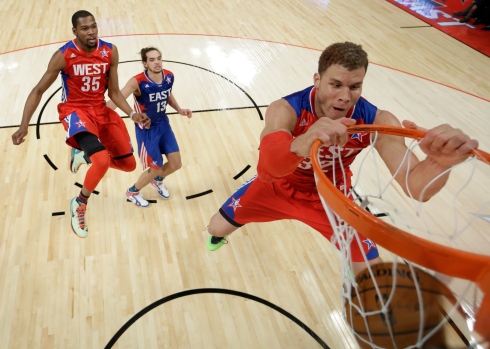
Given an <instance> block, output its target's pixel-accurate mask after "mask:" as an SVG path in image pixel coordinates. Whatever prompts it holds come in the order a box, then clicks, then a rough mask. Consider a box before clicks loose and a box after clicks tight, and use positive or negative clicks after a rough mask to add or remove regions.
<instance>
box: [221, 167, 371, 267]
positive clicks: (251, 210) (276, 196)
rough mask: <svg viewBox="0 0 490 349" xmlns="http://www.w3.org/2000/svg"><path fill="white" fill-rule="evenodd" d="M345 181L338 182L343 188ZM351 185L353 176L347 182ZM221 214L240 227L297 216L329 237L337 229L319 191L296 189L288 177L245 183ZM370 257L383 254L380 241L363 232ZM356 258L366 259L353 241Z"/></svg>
mask: <svg viewBox="0 0 490 349" xmlns="http://www.w3.org/2000/svg"><path fill="white" fill-rule="evenodd" d="M343 185H344V183H337V187H338V188H341V189H342V190H343ZM347 185H348V187H347V188H350V178H349V180H348V183H347ZM220 213H221V215H222V216H223V217H224V218H225V219H226V220H227V221H228V222H229V223H231V224H232V225H234V226H236V227H240V226H242V225H244V224H247V223H252V222H255V223H257V222H271V221H277V220H281V219H296V220H298V221H300V222H303V223H305V224H307V225H309V226H310V227H312V228H313V229H315V230H317V231H319V232H320V233H321V234H322V235H323V236H325V237H326V238H327V239H328V240H329V241H330V240H331V238H332V235H333V230H332V226H331V225H330V221H329V219H328V217H327V214H326V213H325V209H324V208H323V205H322V203H321V201H320V197H319V194H318V192H317V191H316V190H315V191H312V192H305V191H299V190H296V189H295V188H293V187H292V186H291V183H290V182H289V181H288V180H286V179H285V178H281V179H279V180H277V181H274V182H272V183H265V182H263V181H261V180H260V179H258V177H257V176H255V177H253V178H252V179H251V180H250V181H248V182H246V183H245V184H244V185H242V186H241V187H240V188H239V189H238V190H237V191H236V192H235V193H234V194H233V195H232V196H231V197H230V198H229V199H228V200H227V201H226V202H225V203H224V204H223V205H222V206H221V209H220ZM359 237H360V239H361V241H362V242H363V244H362V245H363V249H364V252H365V253H366V255H367V257H368V259H374V258H376V257H378V256H379V254H378V251H377V248H376V245H375V244H373V243H372V242H371V241H370V240H368V239H366V238H365V237H363V236H362V235H361V234H359ZM351 253H352V260H353V261H355V262H357V261H362V260H363V257H362V254H361V252H360V248H359V245H358V244H357V242H354V243H353V244H351Z"/></svg>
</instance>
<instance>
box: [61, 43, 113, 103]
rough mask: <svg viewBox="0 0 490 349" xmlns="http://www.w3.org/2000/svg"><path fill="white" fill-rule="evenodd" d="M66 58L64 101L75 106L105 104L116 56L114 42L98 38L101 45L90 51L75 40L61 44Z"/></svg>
mask: <svg viewBox="0 0 490 349" xmlns="http://www.w3.org/2000/svg"><path fill="white" fill-rule="evenodd" d="M60 51H61V52H62V53H63V57H64V58H65V69H63V70H62V71H61V78H62V87H63V89H62V90H63V91H62V96H61V100H62V102H63V103H67V104H70V105H74V106H87V105H93V106H96V105H101V104H103V103H104V100H105V97H104V94H105V91H106V90H107V85H108V78H109V69H110V66H111V59H112V44H110V43H108V42H105V41H103V40H100V39H98V40H97V48H96V49H95V50H94V51H93V52H92V53H86V52H84V51H83V50H82V49H81V48H79V47H78V46H77V44H76V41H75V40H72V41H69V42H67V43H66V44H65V45H63V46H62V47H61V48H60Z"/></svg>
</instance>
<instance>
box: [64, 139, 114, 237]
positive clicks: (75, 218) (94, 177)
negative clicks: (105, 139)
mask: <svg viewBox="0 0 490 349" xmlns="http://www.w3.org/2000/svg"><path fill="white" fill-rule="evenodd" d="M73 138H74V140H75V141H76V142H77V143H78V145H79V146H80V148H81V149H82V150H83V152H84V153H85V154H86V156H88V157H89V158H90V161H91V162H92V166H91V167H90V168H89V169H88V171H87V174H86V175H85V179H84V182H83V187H82V190H81V191H80V194H79V195H78V197H75V198H73V199H72V200H71V202H70V210H71V216H72V221H71V227H72V230H73V232H74V233H75V234H77V235H78V236H79V237H86V236H87V234H88V227H87V224H86V222H85V211H86V207H87V203H88V199H89V197H90V194H92V192H93V191H94V190H95V188H96V187H97V184H99V182H100V180H101V179H102V178H103V177H104V175H105V174H106V172H107V170H108V169H109V164H110V160H109V154H108V152H107V150H106V149H105V148H104V146H103V145H102V143H100V141H99V139H98V137H97V136H95V135H94V134H92V133H89V132H80V133H77V134H75V135H74V136H73Z"/></svg>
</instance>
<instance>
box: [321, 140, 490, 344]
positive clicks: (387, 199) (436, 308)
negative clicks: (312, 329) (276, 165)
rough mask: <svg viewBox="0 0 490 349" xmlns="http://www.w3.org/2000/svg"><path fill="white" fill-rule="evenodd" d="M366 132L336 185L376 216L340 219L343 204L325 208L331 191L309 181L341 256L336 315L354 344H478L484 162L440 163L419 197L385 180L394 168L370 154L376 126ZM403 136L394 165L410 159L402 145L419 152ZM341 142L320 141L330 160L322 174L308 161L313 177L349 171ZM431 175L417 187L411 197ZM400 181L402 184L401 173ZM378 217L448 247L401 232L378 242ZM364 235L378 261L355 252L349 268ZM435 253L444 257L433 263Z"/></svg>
mask: <svg viewBox="0 0 490 349" xmlns="http://www.w3.org/2000/svg"><path fill="white" fill-rule="evenodd" d="M370 139H371V145H370V146H369V147H368V148H366V149H365V150H363V151H362V152H361V153H360V154H359V155H358V156H357V158H356V160H355V162H354V163H353V164H352V165H351V170H352V173H353V177H352V185H351V188H343V191H344V192H343V194H344V195H346V196H347V197H349V198H350V199H351V200H349V202H352V203H354V204H355V205H357V206H359V207H360V208H361V209H362V210H363V211H365V212H369V216H371V217H376V219H378V220H380V221H378V223H375V224H374V225H368V224H367V223H366V225H365V228H364V224H362V223H361V224H360V223H356V224H357V225H356V224H353V221H351V220H350V218H349V215H351V211H352V210H349V209H347V210H345V211H344V210H340V209H336V210H335V209H332V208H331V207H330V205H331V203H330V204H329V202H330V200H331V198H332V193H330V192H326V191H325V190H324V189H323V190H322V189H321V186H319V192H320V197H321V198H322V202H323V205H324V207H325V210H326V212H327V216H328V217H329V220H330V222H331V223H332V226H333V230H334V236H333V238H332V243H334V244H335V245H337V246H338V248H339V251H340V256H341V261H342V268H343V272H342V277H343V280H342V282H343V286H344V287H343V289H342V294H341V295H342V298H343V300H344V303H345V317H346V320H347V321H348V322H349V324H350V326H351V328H352V329H353V333H354V335H355V336H356V338H357V340H358V343H359V345H360V347H361V348H468V347H471V348H487V347H488V342H486V341H485V339H484V338H487V339H488V338H489V333H488V332H490V318H489V319H483V321H485V322H488V325H485V326H482V324H481V321H482V320H481V319H480V320H479V321H480V325H479V327H478V326H477V328H478V330H479V331H475V318H477V314H478V312H479V311H480V308H481V305H482V300H483V299H484V296H485V291H484V290H482V289H481V288H480V287H479V285H478V284H479V283H478V282H475V281H477V279H478V277H479V276H478V275H480V274H483V273H484V272H485V270H483V271H481V270H480V269H481V265H485V263H486V264H488V266H490V234H489V231H490V229H489V228H490V186H489V185H488V183H490V166H489V165H487V164H485V163H483V162H481V161H478V160H477V159H476V157H470V158H468V160H467V161H465V162H463V163H461V164H458V165H456V166H454V167H453V168H451V169H450V172H451V173H450V177H449V180H448V182H447V183H446V185H445V186H444V188H443V189H442V190H441V191H440V192H439V193H438V194H437V195H435V196H434V197H432V198H431V199H430V200H429V201H428V202H420V201H419V200H417V199H418V198H417V197H413V195H412V193H411V192H410V190H408V195H407V194H406V193H404V191H403V190H402V188H401V186H400V185H399V184H398V183H397V182H396V181H395V180H394V177H395V176H396V175H397V172H398V170H397V171H396V172H395V173H394V174H393V175H392V174H391V173H390V171H389V170H388V169H387V168H386V166H385V165H384V162H383V161H382V160H381V158H380V157H379V155H378V154H377V152H376V150H375V149H374V147H375V144H376V140H377V139H378V134H377V133H371V134H370ZM405 142H406V145H407V147H408V150H407V153H406V156H405V158H404V161H403V163H402V164H401V165H400V167H401V166H406V165H407V163H408V162H409V161H413V160H410V159H413V158H412V157H411V155H412V153H413V154H415V155H417V157H418V158H419V159H423V158H424V157H425V155H424V154H423V153H422V152H421V150H420V149H419V147H418V142H417V141H416V140H412V139H407V140H406V141H405ZM342 150H343V152H341V151H339V150H338V149H337V150H336V149H335V148H334V147H330V152H331V153H332V158H334V159H335V158H336V159H335V160H336V161H331V162H329V163H330V165H331V167H330V168H325V167H323V168H322V170H323V173H327V174H328V176H329V177H330V179H327V177H326V176H325V175H323V174H319V173H318V172H319V171H318V170H317V169H315V174H316V176H318V177H322V178H317V182H319V181H320V182H321V181H325V180H326V181H328V180H330V181H331V182H334V183H335V182H338V181H341V182H347V179H346V178H343V177H345V176H349V175H350V174H349V171H345V170H342V169H343V168H344V166H343V161H344V159H343V158H342V157H341V156H339V155H340V154H341V153H344V154H345V153H346V152H345V150H346V149H345V147H344V148H343V149H342ZM323 153H324V152H323ZM347 153H348V152H347ZM323 160H324V158H323ZM320 163H321V161H320V159H318V164H320ZM323 163H326V162H325V161H324V162H323ZM448 171H449V170H448ZM441 175H444V174H441ZM339 177H340V178H339ZM403 180H405V181H407V180H408V179H407V178H405V179H403ZM435 180H437V178H434V179H433V180H432V181H430V182H429V183H428V184H427V185H426V186H425V187H424V190H423V191H422V194H421V196H423V194H424V191H426V190H430V188H431V185H432V184H433V182H434V181H435ZM407 187H408V188H410V186H409V185H408V182H407ZM345 212H347V213H345ZM339 214H340V216H339ZM353 217H354V220H356V219H357V218H356V216H355V215H354V216H353ZM381 222H385V223H388V224H389V225H392V226H394V227H397V228H399V229H401V230H403V231H405V232H407V233H409V234H411V236H413V237H419V238H423V239H425V240H426V241H430V242H434V243H437V244H440V245H443V246H446V247H450V248H451V250H449V249H446V250H443V251H442V252H441V251H438V250H437V248H432V247H431V246H432V245H431V246H424V244H422V245H420V244H419V245H417V247H413V246H410V244H406V248H404V244H405V243H404V241H405V240H404V239H402V238H399V236H398V235H397V234H396V233H393V235H392V237H389V239H388V240H390V241H389V243H388V244H387V243H386V242H385V243H381V242H378V241H386V240H385V238H383V239H381V236H380V240H377V232H376V227H377V226H381V225H382V223H381ZM376 224H377V225H376ZM351 225H355V226H356V227H357V230H359V232H360V233H361V234H362V235H359V234H358V233H357V231H356V230H355V229H354V228H353V227H352V226H351ZM373 227H374V228H373ZM391 240H392V241H391ZM373 243H374V244H376V245H377V248H378V250H379V253H380V257H381V259H382V260H383V264H382V265H377V266H370V265H369V263H368V261H367V258H366V255H365V254H364V252H363V257H364V263H365V267H366V269H365V270H364V271H363V272H361V273H358V274H357V275H354V273H353V272H352V264H351V261H352V246H353V244H357V245H358V246H359V247H360V249H361V251H363V248H362V246H366V244H373ZM386 245H388V246H386ZM428 245H430V244H428ZM394 247H396V248H394ZM393 251H395V252H393ZM454 251H465V252H470V253H472V254H480V255H483V256H481V257H482V258H480V260H479V261H480V262H481V261H483V264H481V263H480V265H479V266H475V267H474V268H472V267H471V265H469V264H471V259H470V260H469V262H468V259H466V258H463V259H461V258H462V257H461V255H459V254H458V253H457V252H454ZM443 256H444V257H443ZM485 256H487V257H485ZM441 258H444V260H447V261H449V262H448V263H444V265H441V260H442V259H441ZM485 258H487V259H485ZM415 261H416V262H415ZM420 261H423V263H420ZM485 261H486V262H485ZM479 268H480V269H479ZM483 268H484V267H483ZM460 269H461V270H460ZM477 269H478V270H477ZM484 269H485V268H484ZM489 270H490V268H489ZM489 270H486V272H487V273H488V272H489ZM468 271H469V272H468ZM473 271H475V272H473ZM477 274H478V275H477ZM480 276H481V275H480ZM488 296H489V297H490V295H488ZM482 328H483V330H482ZM486 328H487V329H486Z"/></svg>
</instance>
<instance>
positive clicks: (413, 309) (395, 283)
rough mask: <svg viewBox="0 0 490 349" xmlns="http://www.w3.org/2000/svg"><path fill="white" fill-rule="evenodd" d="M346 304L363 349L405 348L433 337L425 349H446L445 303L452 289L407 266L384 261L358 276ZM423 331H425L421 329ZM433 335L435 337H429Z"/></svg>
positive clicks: (349, 318) (348, 317) (350, 322)
mask: <svg viewBox="0 0 490 349" xmlns="http://www.w3.org/2000/svg"><path fill="white" fill-rule="evenodd" d="M355 280H356V284H357V287H353V288H352V291H351V299H350V301H346V302H345V307H346V308H345V314H346V319H347V323H348V324H349V325H350V326H351V328H352V330H353V331H354V333H355V334H356V335H357V336H358V338H359V339H362V340H359V344H360V347H361V348H372V345H371V344H375V345H376V346H379V347H382V348H406V347H410V346H411V345H413V344H414V343H417V342H419V338H424V337H428V339H427V341H426V342H424V347H429V346H431V347H434V348H445V347H446V346H447V343H446V340H445V335H444V329H443V328H440V324H441V322H442V321H443V319H444V313H443V304H444V300H445V296H446V295H448V294H450V293H451V292H450V291H449V289H448V288H447V287H446V286H445V285H443V284H442V283H441V282H440V281H439V280H437V279H436V278H434V277H433V276H431V275H429V274H428V273H426V272H424V271H423V270H421V269H418V268H411V267H410V266H409V265H407V264H395V263H381V264H377V265H374V266H373V267H372V268H371V270H370V271H369V270H367V269H366V270H365V271H363V272H361V273H359V274H358V275H357V276H356V279H355ZM421 329H422V331H421ZM431 332H434V334H433V335H431V336H428V335H429V334H430V333H431Z"/></svg>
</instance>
